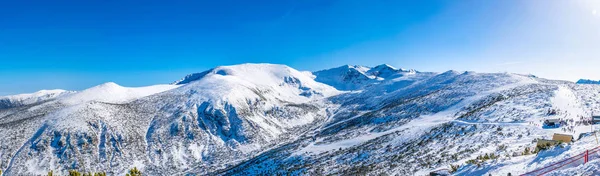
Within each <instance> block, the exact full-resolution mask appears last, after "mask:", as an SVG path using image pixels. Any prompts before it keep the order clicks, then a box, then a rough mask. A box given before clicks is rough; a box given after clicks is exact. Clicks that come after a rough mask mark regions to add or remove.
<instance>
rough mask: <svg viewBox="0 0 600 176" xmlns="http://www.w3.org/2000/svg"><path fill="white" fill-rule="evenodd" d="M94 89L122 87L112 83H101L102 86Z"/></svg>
mask: <svg viewBox="0 0 600 176" xmlns="http://www.w3.org/2000/svg"><path fill="white" fill-rule="evenodd" d="M96 87H122V86H120V85H118V84H117V83H114V82H105V83H102V84H100V85H98V86H96Z"/></svg>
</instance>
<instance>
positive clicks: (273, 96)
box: [0, 64, 600, 175]
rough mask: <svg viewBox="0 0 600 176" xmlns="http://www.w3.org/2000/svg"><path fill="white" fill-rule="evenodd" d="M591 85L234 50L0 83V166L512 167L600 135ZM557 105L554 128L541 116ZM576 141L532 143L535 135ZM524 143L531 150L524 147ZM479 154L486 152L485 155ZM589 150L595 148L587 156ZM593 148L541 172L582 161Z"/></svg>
mask: <svg viewBox="0 0 600 176" xmlns="http://www.w3.org/2000/svg"><path fill="white" fill-rule="evenodd" d="M595 113H597V114H598V115H600V85H597V84H576V83H573V82H568V81H555V80H548V79H543V78H538V77H535V76H530V75H520V74H511V73H475V72H458V71H447V72H443V73H433V72H420V71H416V70H410V69H398V68H394V67H392V66H389V65H385V64H383V65H379V66H375V67H366V66H350V65H347V66H342V67H337V68H332V69H327V70H322V71H316V72H302V71H298V70H295V69H293V68H291V67H288V66H285V65H275V64H241V65H233V66H221V67H216V68H213V69H210V70H207V71H204V72H200V73H194V74H190V75H188V76H186V77H184V78H182V79H181V80H179V81H175V82H174V83H173V84H169V85H154V86H147V87H135V88H133V87H131V88H130V87H122V86H119V85H117V84H115V83H105V84H101V85H98V86H95V87H92V88H89V89H86V90H82V91H66V90H42V91H39V92H36V93H32V94H21V95H12V96H5V97H0V170H2V171H3V174H4V175H45V174H46V173H47V172H48V171H50V170H52V171H54V173H55V174H59V175H65V174H67V171H68V170H71V169H74V170H79V171H84V172H106V173H107V174H109V175H124V174H125V173H126V172H127V171H128V169H130V168H133V167H137V168H138V169H140V170H141V171H142V173H144V174H147V175H429V174H430V173H431V172H434V171H440V170H444V171H445V173H452V174H454V175H490V174H491V175H508V174H511V175H520V174H524V173H526V172H528V171H532V170H535V169H538V168H542V167H544V166H548V165H550V164H553V163H555V162H558V161H561V160H563V159H566V158H569V157H572V156H576V155H579V154H581V153H582V152H585V151H586V150H588V149H591V148H594V147H597V146H599V145H600V144H599V143H598V140H597V138H596V137H595V134H593V133H591V132H592V131H595V130H598V129H600V126H597V125H590V124H589V123H588V122H589V120H590V119H591V117H592V115H594V114H595ZM547 119H559V120H560V121H562V122H563V123H562V124H561V126H560V127H558V128H548V127H546V126H544V125H543V123H544V121H545V120H547ZM555 133H560V134H567V135H572V136H573V137H574V142H571V143H563V144H559V145H557V146H552V147H549V148H546V149H545V150H541V151H537V150H535V148H536V143H537V141H538V140H539V139H551V138H552V136H553V134H555ZM529 149H531V152H524V151H525V150H529ZM483 156H486V157H485V159H484V157H483ZM596 159H597V158H596ZM596 168H600V160H598V161H596V160H594V158H591V159H590V162H588V163H586V164H581V165H579V166H574V167H564V168H558V169H557V170H554V171H552V172H550V173H548V174H549V175H590V174H595V171H594V170H596Z"/></svg>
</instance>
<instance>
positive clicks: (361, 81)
mask: <svg viewBox="0 0 600 176" xmlns="http://www.w3.org/2000/svg"><path fill="white" fill-rule="evenodd" d="M417 73H419V72H417V71H415V70H412V69H410V70H407V69H398V68H394V67H392V66H390V65H387V64H381V65H378V66H375V67H366V66H358V65H355V66H352V65H344V66H341V67H337V68H332V69H326V70H321V71H316V72H314V73H313V74H314V75H315V76H316V79H315V80H316V81H318V82H322V83H325V84H328V85H331V86H333V87H335V88H337V89H338V90H360V89H363V88H364V87H365V86H367V85H370V84H374V83H378V82H382V81H386V80H390V79H394V78H399V77H403V76H406V75H414V74H417Z"/></svg>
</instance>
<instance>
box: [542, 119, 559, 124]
mask: <svg viewBox="0 0 600 176" xmlns="http://www.w3.org/2000/svg"><path fill="white" fill-rule="evenodd" d="M544 122H554V123H557V122H560V119H546V120H545V121H544Z"/></svg>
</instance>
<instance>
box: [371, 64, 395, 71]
mask: <svg viewBox="0 0 600 176" xmlns="http://www.w3.org/2000/svg"><path fill="white" fill-rule="evenodd" d="M375 68H379V69H392V70H398V69H397V68H396V67H394V66H391V65H388V64H381V65H377V66H375V67H373V69H375Z"/></svg>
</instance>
